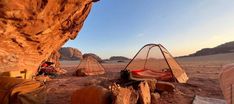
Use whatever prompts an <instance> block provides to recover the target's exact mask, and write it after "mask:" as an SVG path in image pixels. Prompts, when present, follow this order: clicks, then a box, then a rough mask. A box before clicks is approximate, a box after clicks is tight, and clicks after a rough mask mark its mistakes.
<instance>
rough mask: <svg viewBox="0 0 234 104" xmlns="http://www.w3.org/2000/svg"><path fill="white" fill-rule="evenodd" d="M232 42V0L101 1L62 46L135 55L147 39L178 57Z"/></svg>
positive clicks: (101, 54)
mask: <svg viewBox="0 0 234 104" xmlns="http://www.w3.org/2000/svg"><path fill="white" fill-rule="evenodd" d="M233 40H234V0H100V1H99V2H97V3H95V4H94V5H93V8H92V10H91V12H90V14H89V16H88V18H87V19H86V21H85V24H84V26H83V28H82V30H81V31H80V32H79V34H78V36H77V38H76V39H75V40H70V41H68V42H67V43H66V44H65V45H64V46H65V47H75V48H78V49H79V50H81V51H82V53H96V54H97V55H99V56H100V57H102V58H109V57H110V56H126V57H129V58H131V57H133V56H134V55H135V54H136V52H137V51H138V50H139V49H140V48H141V47H142V46H144V45H145V44H147V43H160V44H162V45H164V46H165V47H166V48H167V49H168V50H169V51H170V52H171V53H172V55H173V56H180V55H187V54H190V53H193V52H195V51H197V50H199V49H201V48H205V47H214V46H216V45H219V44H221V43H225V42H228V41H233Z"/></svg>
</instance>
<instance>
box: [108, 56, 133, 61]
mask: <svg viewBox="0 0 234 104" xmlns="http://www.w3.org/2000/svg"><path fill="white" fill-rule="evenodd" d="M109 60H129V58H127V57H124V56H112V57H110V59H109Z"/></svg>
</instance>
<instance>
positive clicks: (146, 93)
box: [139, 81, 151, 104]
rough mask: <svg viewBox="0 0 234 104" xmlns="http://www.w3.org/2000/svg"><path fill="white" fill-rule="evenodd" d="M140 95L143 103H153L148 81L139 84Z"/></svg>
mask: <svg viewBox="0 0 234 104" xmlns="http://www.w3.org/2000/svg"><path fill="white" fill-rule="evenodd" d="M139 95H140V96H139V100H140V103H141V104H151V95H150V88H149V85H148V83H147V82H146V81H144V82H141V83H140V84H139Z"/></svg>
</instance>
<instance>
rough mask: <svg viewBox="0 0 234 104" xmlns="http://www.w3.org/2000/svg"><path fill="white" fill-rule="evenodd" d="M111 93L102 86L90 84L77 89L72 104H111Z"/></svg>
mask: <svg viewBox="0 0 234 104" xmlns="http://www.w3.org/2000/svg"><path fill="white" fill-rule="evenodd" d="M110 97H111V93H110V92H109V91H108V90H107V89H105V88H103V87H100V86H89V87H85V88H82V89H79V90H77V91H75V92H74V93H73V95H72V98H71V102H72V103H71V104H110V103H111V100H110Z"/></svg>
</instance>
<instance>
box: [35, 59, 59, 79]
mask: <svg viewBox="0 0 234 104" xmlns="http://www.w3.org/2000/svg"><path fill="white" fill-rule="evenodd" d="M53 64H54V63H53V62H49V61H46V62H43V63H42V64H41V65H40V67H39V69H38V73H37V76H39V75H46V76H47V75H49V76H50V77H56V76H57V75H58V73H57V70H56V68H55V67H54V66H52V65H53Z"/></svg>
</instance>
